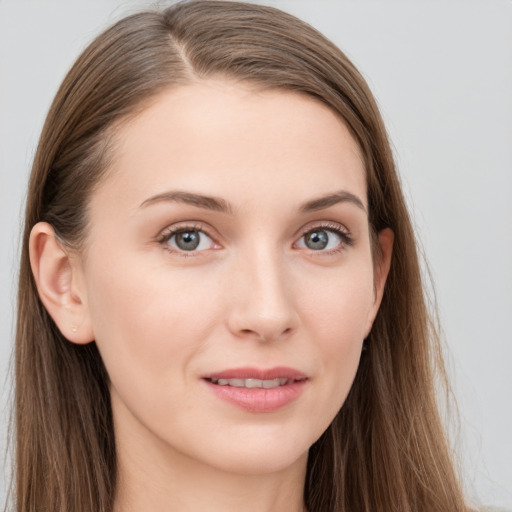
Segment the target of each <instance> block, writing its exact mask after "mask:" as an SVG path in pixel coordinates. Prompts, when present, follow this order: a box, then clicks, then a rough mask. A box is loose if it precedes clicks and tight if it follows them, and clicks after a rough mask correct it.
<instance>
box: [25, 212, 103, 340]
mask: <svg viewBox="0 0 512 512" xmlns="http://www.w3.org/2000/svg"><path fill="white" fill-rule="evenodd" d="M29 253H30V265H31V267H32V274H33V276H34V280H35V282H36V286H37V291H38V293H39V297H40V299H41V301H42V303H43V304H44V306H45V308H46V310H47V311H48V313H49V314H50V316H51V317H52V319H53V321H54V322H55V324H56V325H57V327H58V328H59V330H60V332H61V333H62V334H63V336H64V337H65V338H67V339H68V340H69V341H71V342H73V343H78V344H85V343H89V342H91V341H93V340H94V333H93V330H92V326H91V322H90V318H89V311H88V307H87V300H86V299H87V297H86V294H85V289H83V288H84V287H83V286H82V285H81V283H82V279H80V276H79V275H78V274H79V273H80V268H79V267H78V264H77V262H76V261H74V260H73V259H72V257H71V254H70V251H69V250H68V249H67V248H65V247H64V246H63V245H62V244H61V243H60V242H59V240H58V239H57V237H56V235H55V231H54V229H53V228H52V226H51V225H50V224H48V223H46V222H39V223H38V224H36V225H35V226H34V227H33V228H32V231H31V233H30V242H29Z"/></svg>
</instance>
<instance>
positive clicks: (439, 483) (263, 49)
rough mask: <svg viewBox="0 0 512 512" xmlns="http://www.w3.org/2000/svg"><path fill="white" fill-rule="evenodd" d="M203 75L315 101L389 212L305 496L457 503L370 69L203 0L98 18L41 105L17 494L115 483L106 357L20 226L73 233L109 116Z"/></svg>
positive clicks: (85, 499)
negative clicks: (357, 351)
mask: <svg viewBox="0 0 512 512" xmlns="http://www.w3.org/2000/svg"><path fill="white" fill-rule="evenodd" d="M212 76H221V77H226V78H228V79H232V80H235V81H244V82H250V83H252V84H253V85H256V86H257V87H260V88H262V89H285V90H291V91H297V92H300V93H303V94H307V95H310V96H313V97H315V98H317V99H319V100H320V101H322V102H324V103H325V104H327V105H328V106H329V107H330V108H331V109H332V110H333V111H334V112H336V113H337V114H338V115H339V116H340V117H341V118H342V119H343V120H344V121H345V123H346V125H347V126H348V127H349V129H350V130H351V132H352V134H353V136H354V138H355V140H356V141H357V142H358V144H359V145H360V147H361V150H362V153H363V155H364V159H365V168H366V176H367V187H368V204H369V222H370V225H371V228H372V230H373V232H374V233H377V232H378V231H380V230H381V229H384V228H386V227H390V228H391V229H392V230H393V231H394V233H395V245H394V252H393V261H392V265H391V270H390V274H389V277H388V281H387V285H386V291H385V293H384V297H383V301H382V305H381V307H380V311H379V313H378V315H377V318H376V321H375V323H374V326H373V330H372V333H371V335H370V338H369V340H367V349H366V350H365V351H364V353H363V356H362V359H361V363H360V367H359V370H358V373H357V376H356V379H355V382H354V384H353V387H352V389H351V391H350V393H349V396H348V398H347V400H346V402H345V404H344V405H343V407H342V409H341V410H340V412H339V413H338V415H337V416H336V418H335V419H334V421H333V423H332V424H331V425H330V426H329V428H328V429H327V430H326V432H325V433H324V434H323V435H322V436H321V438H320V439H319V440H318V441H317V442H316V443H315V444H314V445H313V447H312V448H311V450H310V455H309V459H308V472H307V480H306V485H305V496H304V499H305V503H306V506H307V507H308V510H309V511H310V512H327V511H329V512H342V511H343V512H355V511H358V512H363V511H366V512H370V511H372V512H374V511H377V510H383V511H400V512H413V511H414V512H421V511H424V512H427V511H428V512H436V511H438V512H441V511H442V512H445V511H446V510H450V511H453V512H462V511H466V510H467V509H466V507H465V504H464V500H463V497H462V494H461V491H460V488H459V483H458V480H457V477H456V475H455V472H454V470H453V466H452V462H451V457H450V451H449V448H448V445H447V443H446V437H445V434H444V431H443V428H442V424H441V421H440V418H439V413H438V410H437V405H436V397H435V389H434V378H435V376H436V375H441V377H442V378H444V370H443V368H442V364H440V362H441V359H440V349H439V339H438V336H437V333H436V329H435V328H433V322H432V321H431V319H430V317H429V314H428V311H427V307H426V303H425V297H424V291H423V284H422V278H421V273H420V268H419V263H418V254H417V249H416V243H415V238H414V233H413V230H412V227H411V222H410V219H409V215H408V212H407V209H406V206H405V201H404V198H403V195H402V191H401V187H400V183H399V178H398V177H397V174H396V171H395V166H394V162H393V157H392V153H391V150H390V145H389V142H388V139H387V135H386V130H385V128H384V125H383V122H382V119H381V116H380V114H379V111H378V109H377V106H376V103H375V100H374V99H373V97H372V94H371V92H370V90H369V89H368V86H367V84H366V83H365V81H364V79H363V78H362V77H361V75H360V74H359V72H358V71H357V70H356V68H355V67H354V66H353V64H352V63H351V62H350V61H349V60H348V59H347V57H346V56H345V55H344V54H343V53H342V52H341V51H340V50H339V49H338V48H336V47H335V46H334V45H333V44H332V43H331V42H330V41H328V40H327V39H326V38H325V37H323V36H322V35H321V34H320V33H318V32H317V31H316V30H314V29H313V28H312V27H310V26H309V25H307V24H305V23H304V22H302V21H300V20H298V19H296V18H294V17H293V16H291V15H289V14H286V13H283V12H281V11H279V10H276V9H274V8H270V7H263V6H257V5H251V4H243V3H236V2H224V1H208V0H207V1H201V0H200V1H190V2H181V3H179V4H176V5H174V6H172V7H169V8H167V9H165V10H161V11H158V10H157V11H147V12H141V13H138V14H134V15H132V16H129V17H127V18H125V19H123V20H121V21H119V22H118V23H116V24H115V25H114V26H113V27H111V28H109V29H108V30H106V31H105V32H104V33H103V34H101V35H100V36H99V37H97V38H96V39H95V40H94V41H93V42H92V43H91V45H90V46H89V47H88V48H87V49H86V50H85V51H84V52H83V54H82V55H81V56H80V57H79V58H78V60H77V62H76V63H75V65H74V66H73V68H72V69H71V70H70V72H69V74H68V75H67V76H66V78H65V80H64V82H63V84H62V85H61V87H60V89H59V91H58V93H57V95H56V97H55V100H54V102H53V104H52V106H51V109H50V112H49V114H48V117H47V119H46V123H45V125H44V128H43V131H42V134H41V138H40V141H39V146H38V149H37V153H36V155H35V160H34V164H33V168H32V174H31V178H30V185H29V191H28V198H27V208H26V221H25V230H24V235H23V252H22V257H21V269H20V282H19V298H18V323H17V337H16V367H15V368H16V370H15V371H16V389H15V407H16V408H15V432H16V473H15V490H16V491H15V495H14V500H15V501H16V507H17V510H18V511H20V512H21V511H23V512H28V511H31V512H33V511H37V510H48V511H50V510H51V511H55V512H82V511H84V510H87V511H93V510H94V511H97V512H111V511H112V508H113V497H114V495H115V488H116V447H115V441H114V432H113V420H112V411H111V407H110V396H109V390H108V375H107V372H106V370H105V368H104V365H103V363H102V360H101V358H100V356H99V353H98V350H97V348H96V345H95V343H94V342H93V343H90V344H88V345H86V346H79V345H75V344H72V343H70V342H68V341H67V340H66V339H65V338H64V337H63V336H62V334H61V333H60V332H59V330H58V329H57V327H56V325H55V324H54V322H53V321H52V319H51V317H50V316H49V314H48V313H47V311H46V310H45V308H44V307H43V305H42V303H41V301H40V300H39V297H38V294H37V290H36V286H35V283H34V279H33V276H32V274H31V270H30V264H29V255H28V240H29V235H30V231H31V229H32V227H33V226H34V225H35V224H36V223H37V222H39V221H46V222H49V223H50V224H51V225H52V226H53V228H54V229H55V232H56V234H57V236H58V237H59V239H60V240H61V241H62V243H65V244H67V245H69V246H71V247H74V248H78V249H79V248H80V246H81V244H82V243H83V241H84V239H85V237H86V234H87V218H88V217H87V205H88V199H89V197H90V195H91V193H92V191H93V190H94V187H95V186H97V185H98V183H99V182H100V179H101V177H102V175H103V174H104V173H105V172H106V171H108V168H109V156H110V153H111V152H110V149H111V148H110V141H111V140H112V137H113V135H115V129H116V126H119V124H120V123H122V122H123V121H125V120H126V119H127V118H128V117H129V116H131V115H134V114H135V113H137V112H138V111H140V109H142V108H143V107H144V105H145V104H146V103H147V101H149V100H150V99H151V98H153V97H154V96H155V95H156V94H158V93H159V92H161V91H163V90H164V89H167V88H170V87H176V86H179V85H185V84H187V83H191V82H192V81H195V80H201V79H203V78H206V77H212ZM269 122H271V120H270V121H269ZM436 372H437V373H436Z"/></svg>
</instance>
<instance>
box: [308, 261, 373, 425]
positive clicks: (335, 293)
mask: <svg viewBox="0 0 512 512" xmlns="http://www.w3.org/2000/svg"><path fill="white" fill-rule="evenodd" d="M367 269H371V266H366V267H363V266H362V267H361V269H358V268H357V267H356V268H352V269H351V272H348V273H343V275H339V276H336V278H333V279H330V280H326V281H325V282H324V286H323V289H320V287H319V288H315V289H314V291H313V293H311V292H310V293H309V294H307V295H306V294H304V296H305V297H307V298H305V299H304V302H303V304H302V310H303V311H304V312H305V313H304V315H303V320H304V323H305V326H306V329H307V332H308V333H309V336H310V339H311V340H313V343H314V344H315V356H316V357H317V358H318V360H317V361H316V362H317V366H318V368H319V375H320V374H321V376H322V392H321V393H319V397H320V401H319V406H320V408H321V409H322V410H324V411H326V412H327V415H329V416H331V419H332V418H333V417H334V415H335V414H336V413H337V412H338V410H339V409H340V408H341V406H342V404H343V402H344V401H345V398H346V396H347V395H348V392H349V391H350V388H351V386H352V382H353V380H354V378H355V375H356V372H357V369H358V366H359V361H360V357H361V349H362V344H363V340H364V336H365V334H366V330H367V326H368V322H369V318H370V312H371V310H372V306H373V302H374V293H373V276H372V272H371V271H368V270H367ZM319 380H320V379H319Z"/></svg>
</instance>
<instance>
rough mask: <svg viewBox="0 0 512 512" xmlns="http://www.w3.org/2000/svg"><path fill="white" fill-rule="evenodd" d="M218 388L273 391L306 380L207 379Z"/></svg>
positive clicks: (279, 378)
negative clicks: (228, 387)
mask: <svg viewBox="0 0 512 512" xmlns="http://www.w3.org/2000/svg"><path fill="white" fill-rule="evenodd" d="M205 380H207V381H208V382H211V383H212V384H216V385H217V386H231V387H234V388H247V389H273V388H278V387H280V386H287V385H289V384H293V383H294V382H299V381H303V380H306V378H305V377H304V378H302V379H288V378H286V377H277V378H275V379H252V378H250V379H213V378H207V379H205Z"/></svg>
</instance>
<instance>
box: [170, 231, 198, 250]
mask: <svg viewBox="0 0 512 512" xmlns="http://www.w3.org/2000/svg"><path fill="white" fill-rule="evenodd" d="M175 236H176V246H177V247H179V248H180V249H181V250H182V251H193V250H194V249H197V247H198V246H199V242H200V241H201V238H200V235H199V231H182V232H181V233H176V235H175Z"/></svg>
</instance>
